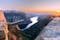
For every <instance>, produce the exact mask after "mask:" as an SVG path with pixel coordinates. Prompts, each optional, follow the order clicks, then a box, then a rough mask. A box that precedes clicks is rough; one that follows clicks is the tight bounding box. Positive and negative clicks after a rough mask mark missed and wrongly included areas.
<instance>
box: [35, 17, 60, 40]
mask: <svg viewBox="0 0 60 40" xmlns="http://www.w3.org/2000/svg"><path fill="white" fill-rule="evenodd" d="M35 40H60V17H56V18H54V19H53V20H52V21H51V22H50V23H49V24H48V25H47V26H46V27H45V29H44V30H43V31H42V32H41V34H39V36H38V37H37V38H36V39H35Z"/></svg>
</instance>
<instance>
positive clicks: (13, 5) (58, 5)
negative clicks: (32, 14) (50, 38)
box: [0, 0, 60, 11]
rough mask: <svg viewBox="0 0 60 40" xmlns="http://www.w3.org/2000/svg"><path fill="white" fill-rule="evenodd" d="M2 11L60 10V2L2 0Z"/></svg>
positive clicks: (47, 0) (0, 7) (58, 0)
mask: <svg viewBox="0 0 60 40" xmlns="http://www.w3.org/2000/svg"><path fill="white" fill-rule="evenodd" d="M0 9H2V10H9V9H14V10H23V11H41V10H60V0H0Z"/></svg>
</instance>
